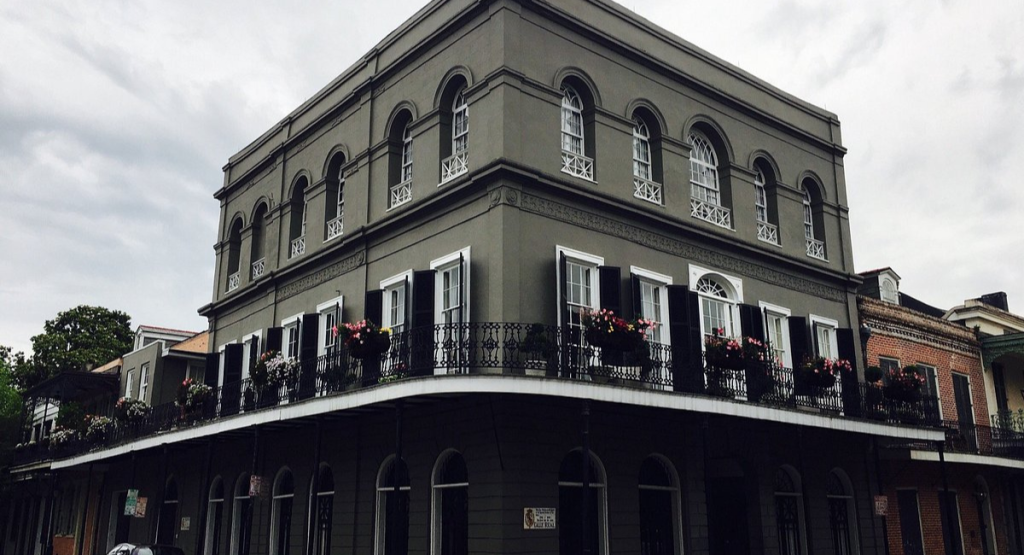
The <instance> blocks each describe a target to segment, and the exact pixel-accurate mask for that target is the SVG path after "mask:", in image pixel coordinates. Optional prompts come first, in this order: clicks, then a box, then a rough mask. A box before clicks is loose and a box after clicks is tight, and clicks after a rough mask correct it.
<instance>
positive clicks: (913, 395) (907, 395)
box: [883, 365, 924, 403]
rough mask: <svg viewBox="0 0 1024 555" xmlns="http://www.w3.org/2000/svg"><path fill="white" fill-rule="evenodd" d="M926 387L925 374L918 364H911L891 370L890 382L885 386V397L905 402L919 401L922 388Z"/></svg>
mask: <svg viewBox="0 0 1024 555" xmlns="http://www.w3.org/2000/svg"><path fill="white" fill-rule="evenodd" d="M922 387H924V374H923V373H922V372H921V369H920V368H918V367H917V366H914V365H911V366H907V367H904V368H903V369H902V370H901V369H898V368H897V369H894V370H890V371H889V383H888V385H886V386H885V388H884V389H883V391H884V392H885V398H886V399H889V400H892V401H901V402H904V403H917V402H919V401H920V400H921V388H922Z"/></svg>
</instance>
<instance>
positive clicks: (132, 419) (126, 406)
mask: <svg viewBox="0 0 1024 555" xmlns="http://www.w3.org/2000/svg"><path fill="white" fill-rule="evenodd" d="M152 410H153V409H152V407H150V406H149V405H147V404H146V403H145V402H143V401H140V400H138V399H129V398H127V397H121V398H120V399H118V400H117V404H116V405H114V419H115V420H117V421H118V422H121V423H122V424H135V423H137V422H141V421H142V420H143V419H144V418H146V417H147V416H149V413H150V412H152Z"/></svg>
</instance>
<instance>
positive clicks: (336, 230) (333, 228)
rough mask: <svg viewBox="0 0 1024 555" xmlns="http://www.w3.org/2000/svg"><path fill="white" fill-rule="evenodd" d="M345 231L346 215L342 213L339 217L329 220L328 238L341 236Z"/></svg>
mask: <svg viewBox="0 0 1024 555" xmlns="http://www.w3.org/2000/svg"><path fill="white" fill-rule="evenodd" d="M344 232H345V216H344V215H341V216H338V217H337V218H334V219H332V220H331V221H329V222H327V240H328V241H330V240H331V239H334V238H335V237H341V234H342V233H344Z"/></svg>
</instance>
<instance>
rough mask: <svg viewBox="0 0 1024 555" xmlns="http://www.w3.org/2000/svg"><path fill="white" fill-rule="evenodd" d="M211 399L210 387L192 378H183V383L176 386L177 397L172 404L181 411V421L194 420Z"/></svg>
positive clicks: (211, 389)
mask: <svg viewBox="0 0 1024 555" xmlns="http://www.w3.org/2000/svg"><path fill="white" fill-rule="evenodd" d="M212 397H213V388H212V387H210V386H208V385H206V384H204V383H200V382H197V381H195V380H193V379H192V378H185V381H183V382H181V384H180V385H178V395H177V398H176V399H175V400H174V403H175V404H176V405H178V408H180V409H181V417H182V419H194V418H196V417H198V416H200V415H201V414H202V412H203V407H205V406H206V403H207V401H209V400H210V399H211V398H212Z"/></svg>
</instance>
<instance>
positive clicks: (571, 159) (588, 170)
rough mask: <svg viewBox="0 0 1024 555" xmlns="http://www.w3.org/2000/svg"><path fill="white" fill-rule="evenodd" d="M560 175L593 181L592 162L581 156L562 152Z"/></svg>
mask: <svg viewBox="0 0 1024 555" xmlns="http://www.w3.org/2000/svg"><path fill="white" fill-rule="evenodd" d="M562 173H567V174H569V175H571V176H574V177H580V178H583V179H589V180H590V181H593V180H594V161H593V160H591V159H590V158H587V157H586V156H584V155H582V154H574V153H572V152H569V151H566V150H563V151H562Z"/></svg>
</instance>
